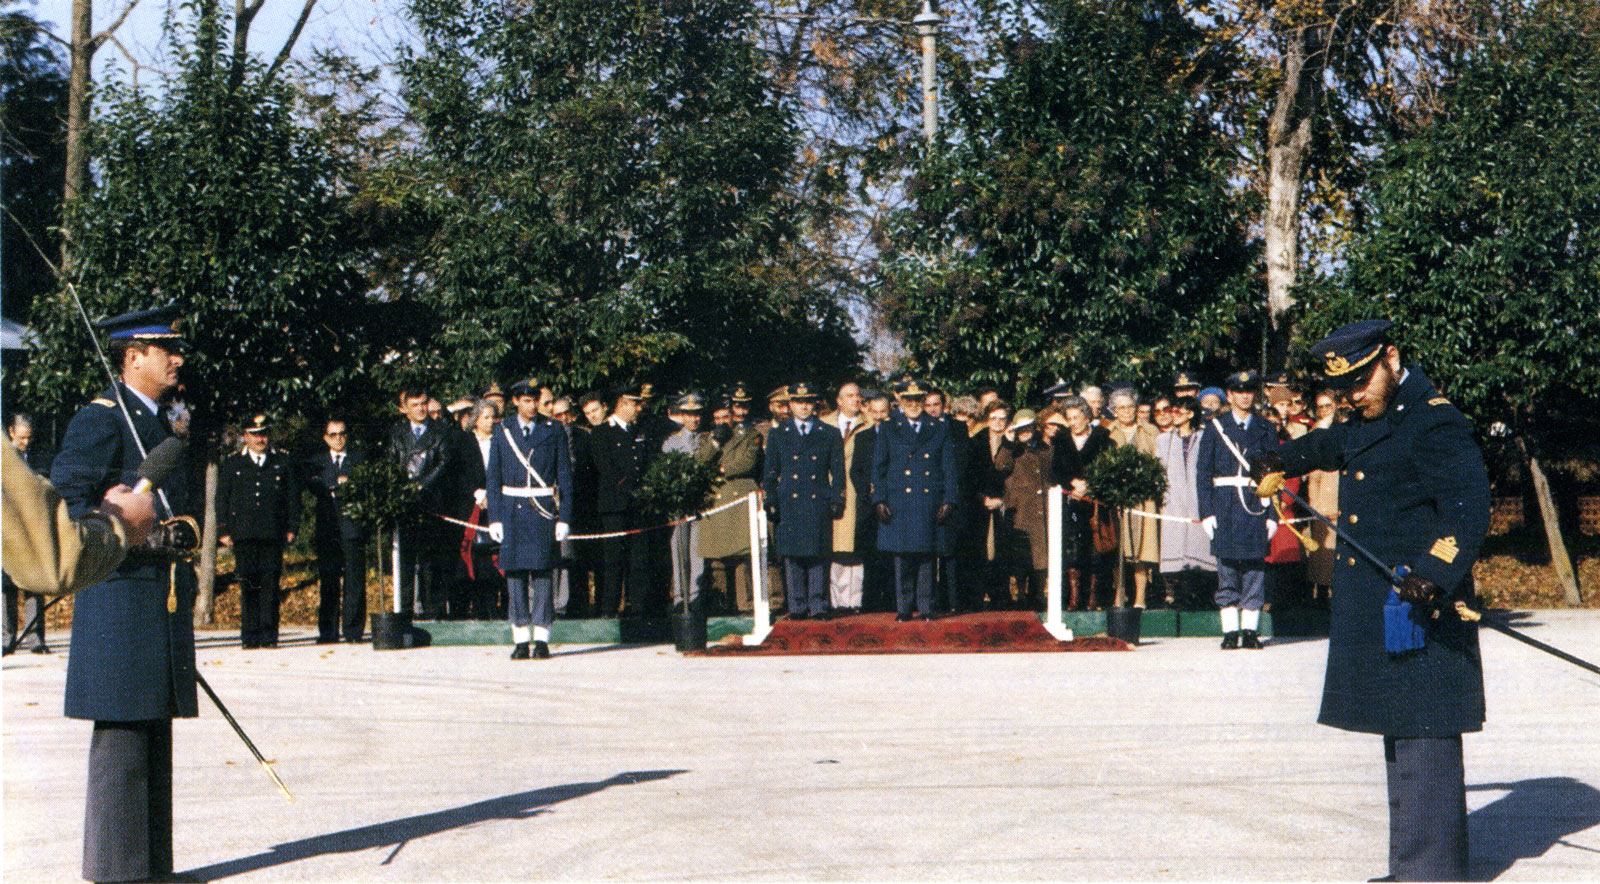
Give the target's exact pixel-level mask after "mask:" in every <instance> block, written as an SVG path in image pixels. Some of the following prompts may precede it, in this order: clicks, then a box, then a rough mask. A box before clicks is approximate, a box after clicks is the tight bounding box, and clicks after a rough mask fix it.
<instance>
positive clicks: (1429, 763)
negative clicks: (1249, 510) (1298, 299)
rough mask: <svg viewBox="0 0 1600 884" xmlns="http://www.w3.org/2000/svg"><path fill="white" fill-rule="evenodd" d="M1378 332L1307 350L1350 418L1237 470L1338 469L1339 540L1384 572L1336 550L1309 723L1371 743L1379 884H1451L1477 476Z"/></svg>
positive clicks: (1484, 512) (1433, 404)
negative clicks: (1342, 396)
mask: <svg viewBox="0 0 1600 884" xmlns="http://www.w3.org/2000/svg"><path fill="white" fill-rule="evenodd" d="M1391 328H1392V324H1391V323H1390V322H1388V321H1387V320H1381V319H1374V320H1366V321H1363V322H1357V323H1352V324H1350V325H1347V326H1345V327H1343V328H1341V329H1339V330H1338V331H1336V332H1334V333H1333V334H1332V335H1330V336H1329V337H1328V338H1327V339H1326V340H1324V341H1322V342H1320V343H1318V344H1317V345H1316V346H1315V347H1313V348H1312V350H1311V354H1312V356H1313V357H1314V358H1316V359H1317V360H1318V361H1319V362H1320V363H1321V368H1322V373H1323V376H1324V379H1325V381H1326V383H1327V384H1328V385H1329V386H1330V387H1334V388H1339V389H1344V390H1347V391H1348V395H1349V398H1350V403H1351V404H1352V405H1353V406H1354V407H1355V409H1356V411H1357V412H1358V414H1357V416H1356V417H1354V418H1353V419H1351V420H1349V421H1347V422H1344V423H1336V424H1334V425H1333V426H1331V427H1329V428H1327V429H1322V430H1313V431H1312V432H1310V433H1307V434H1306V435H1304V436H1302V437H1301V438H1299V439H1296V440H1294V441H1292V442H1289V443H1287V444H1286V445H1285V446H1283V447H1282V448H1279V449H1277V451H1276V452H1275V453H1266V454H1265V456H1263V457H1259V458H1257V459H1256V462H1255V463H1254V464H1253V467H1252V470H1251V472H1252V475H1253V476H1254V477H1256V478H1257V479H1258V480H1260V479H1264V478H1266V477H1268V476H1269V475H1270V474H1271V473H1273V472H1276V471H1279V470H1282V471H1283V472H1285V473H1286V474H1288V475H1303V474H1305V473H1308V472H1310V471H1312V470H1337V471H1339V509H1338V513H1339V530H1340V531H1341V532H1342V533H1344V534H1345V535H1347V536H1348V537H1349V538H1351V539H1352V540H1354V541H1355V542H1356V543H1359V544H1360V545H1361V546H1362V547H1364V548H1365V549H1366V550H1368V551H1369V552H1371V553H1373V554H1374V555H1375V556H1376V557H1378V558H1379V559H1380V560H1381V562H1382V565H1380V564H1379V563H1375V562H1372V561H1368V560H1367V559H1366V558H1364V557H1363V556H1362V554H1361V553H1358V552H1356V551H1355V549H1354V548H1353V547H1352V546H1351V545H1350V544H1349V543H1347V542H1345V541H1342V540H1341V541H1340V542H1339V544H1338V546H1337V547H1336V548H1335V550H1334V552H1335V554H1336V556H1337V560H1336V563H1335V566H1334V576H1333V586H1334V591H1333V602H1332V609H1331V618H1332V619H1331V623H1330V626H1329V636H1328V666H1327V675H1326V679H1325V681H1324V683H1323V689H1322V711H1321V714H1320V715H1319V717H1318V721H1320V722H1321V723H1323V724H1326V725H1329V726H1331V727H1336V728H1339V729H1341V730H1348V731H1357V732H1361V733H1371V734H1380V735H1382V736H1383V745H1384V758H1385V761H1386V763H1387V772H1388V781H1389V786H1388V792H1389V877H1390V879H1392V880H1397V881H1461V880H1465V879H1466V877H1467V872H1468V866H1467V856H1468V851H1467V802H1466V790H1465V773H1464V770H1463V762H1462V752H1461V735H1462V734H1464V733H1472V732H1476V731H1479V730H1482V728H1483V720H1484V703H1483V665H1482V660H1481V658H1480V656H1479V653H1478V634H1477V626H1476V624H1474V623H1470V622H1466V621H1463V620H1461V619H1459V618H1457V617H1456V616H1454V608H1453V604H1452V603H1453V602H1455V601H1458V600H1465V599H1467V598H1469V597H1471V596H1472V594H1473V587H1472V564H1473V562H1474V561H1476V560H1477V557H1478V550H1479V546H1480V544H1481V543H1482V541H1483V537H1484V534H1485V533H1486V532H1487V530H1488V525H1489V480H1488V476H1487V474H1486V472H1485V470H1484V465H1483V458H1482V455H1481V454H1480V453H1479V450H1478V445H1477V442H1476V441H1475V440H1474V438H1473V430H1472V424H1471V423H1470V422H1469V421H1468V420H1467V418H1466V417H1465V416H1464V415H1462V413H1461V412H1460V411H1458V410H1457V409H1456V407H1455V406H1454V405H1452V404H1450V400H1449V399H1448V398H1446V397H1445V396H1443V395H1441V394H1440V393H1439V391H1438V390H1437V389H1436V388H1435V387H1434V385H1433V383H1432V382H1431V381H1430V380H1428V378H1427V377H1426V376H1425V375H1423V373H1422V370H1421V369H1420V368H1418V367H1417V366H1414V365H1407V364H1405V362H1404V361H1402V359H1401V356H1400V351H1399V350H1398V349H1397V348H1396V347H1395V345H1394V344H1393V343H1392V342H1391V340H1390V337H1389V334H1390V330H1391ZM1269 487H1270V484H1269ZM1384 567H1388V568H1392V569H1394V570H1395V572H1396V574H1398V575H1399V576H1400V580H1399V582H1398V585H1394V583H1393V581H1392V580H1391V577H1390V575H1389V574H1388V573H1386V572H1385V570H1384ZM1436 614H1437V615H1438V616H1435V615H1436ZM1380 880H1382V879H1380Z"/></svg>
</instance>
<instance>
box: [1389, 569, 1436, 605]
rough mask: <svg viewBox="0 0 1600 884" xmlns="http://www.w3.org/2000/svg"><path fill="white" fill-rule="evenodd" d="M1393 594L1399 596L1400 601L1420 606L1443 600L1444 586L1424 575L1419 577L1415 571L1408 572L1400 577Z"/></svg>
mask: <svg viewBox="0 0 1600 884" xmlns="http://www.w3.org/2000/svg"><path fill="white" fill-rule="evenodd" d="M1395 595H1398V596H1400V600H1401V601H1403V602H1410V603H1411V604H1413V605H1415V606H1417V607H1419V608H1421V607H1426V606H1430V605H1434V604H1436V603H1438V602H1441V601H1443V600H1444V588H1443V587H1441V586H1440V585H1439V584H1437V583H1434V582H1433V581H1432V580H1429V579H1428V578H1426V577H1419V576H1418V575H1417V574H1416V572H1409V573H1407V574H1406V576H1404V577H1402V578H1400V585H1399V586H1396V587H1395Z"/></svg>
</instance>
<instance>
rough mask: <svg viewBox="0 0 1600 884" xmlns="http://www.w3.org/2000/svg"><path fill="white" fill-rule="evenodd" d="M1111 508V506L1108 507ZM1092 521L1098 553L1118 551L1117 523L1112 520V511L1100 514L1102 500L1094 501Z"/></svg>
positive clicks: (1095, 546)
mask: <svg viewBox="0 0 1600 884" xmlns="http://www.w3.org/2000/svg"><path fill="white" fill-rule="evenodd" d="M1106 509H1107V510H1110V509H1111V508H1110V507H1106ZM1090 523H1091V525H1092V530H1093V532H1094V551H1095V553H1096V554H1097V555H1105V554H1107V553H1114V552H1116V551H1117V525H1116V523H1115V522H1113V521H1112V520H1111V516H1110V513H1109V512H1108V513H1107V514H1106V515H1105V516H1102V515H1100V501H1098V500H1097V501H1095V502H1094V513H1093V515H1091V516H1090Z"/></svg>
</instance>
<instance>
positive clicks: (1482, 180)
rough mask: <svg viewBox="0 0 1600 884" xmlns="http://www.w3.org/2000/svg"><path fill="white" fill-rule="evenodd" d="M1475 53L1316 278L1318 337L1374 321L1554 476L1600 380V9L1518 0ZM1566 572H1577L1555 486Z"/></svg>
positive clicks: (1391, 161) (1570, 0)
mask: <svg viewBox="0 0 1600 884" xmlns="http://www.w3.org/2000/svg"><path fill="white" fill-rule="evenodd" d="M1502 14H1503V18H1502V19H1500V20H1499V21H1498V22H1497V23H1495V26H1494V27H1492V28H1487V29H1486V30H1485V34H1486V36H1485V39H1484V40H1483V41H1482V42H1480V43H1479V44H1478V45H1477V46H1475V47H1474V48H1473V49H1472V50H1471V52H1470V53H1464V54H1463V56H1462V57H1461V58H1460V60H1459V67H1460V70H1461V75H1460V77H1459V79H1457V80H1456V81H1454V82H1453V83H1451V84H1449V85H1447V86H1446V87H1445V88H1444V89H1443V91H1442V92H1441V94H1440V108H1439V113H1438V116H1437V117H1436V118H1435V119H1434V120H1433V121H1432V122H1431V124H1429V125H1426V126H1423V127H1421V128H1420V129H1418V130H1417V131H1416V132H1415V133H1414V134H1412V135H1410V136H1408V137H1404V138H1399V139H1396V140H1395V141H1394V142H1393V143H1392V144H1390V145H1389V146H1388V149H1387V150H1385V151H1384V154H1383V160H1382V164H1381V167H1380V168H1379V170H1378V172H1377V173H1376V177H1375V181H1374V187H1373V194H1372V197H1371V202H1372V206H1373V211H1374V218H1373V220H1372V222H1371V223H1370V224H1368V225H1366V226H1365V227H1363V228H1362V229H1361V230H1360V231H1358V233H1357V239H1356V241H1355V243H1354V244H1353V246H1352V248H1351V250H1350V256H1349V261H1348V262H1347V263H1346V264H1345V265H1343V267H1342V268H1341V269H1340V270H1339V272H1337V273H1335V274H1332V275H1331V276H1329V277H1327V278H1324V279H1320V280H1317V281H1315V282H1314V283H1311V284H1308V285H1306V286H1304V287H1303V288H1302V289H1301V291H1302V292H1303V300H1304V301H1305V305H1304V306H1305V314H1304V324H1305V336H1306V339H1307V340H1313V339H1315V337H1317V336H1318V335H1320V334H1321V333H1323V332H1326V331H1327V330H1329V329H1331V328H1332V327H1334V326H1336V325H1337V324H1339V323H1341V322H1344V321H1347V320H1350V319H1354V318H1360V317H1367V316H1371V315H1374V314H1378V315H1384V316H1388V317H1390V318H1392V319H1394V320H1395V321H1396V322H1397V323H1398V324H1399V326H1400V329H1401V331H1400V334H1401V336H1402V340H1403V342H1404V344H1405V349H1406V352H1407V354H1408V356H1411V357H1414V358H1416V360H1417V361H1418V362H1419V363H1421V364H1422V365H1424V366H1426V367H1427V368H1428V369H1429V370H1430V371H1432V372H1435V373H1436V376H1435V380H1436V381H1437V382H1438V383H1439V384H1440V386H1441V388H1442V390H1443V391H1444V392H1445V394H1446V395H1448V396H1449V397H1450V399H1451V400H1452V401H1453V402H1455V403H1456V404H1457V405H1459V406H1460V407H1461V408H1462V409H1463V410H1464V411H1465V412H1466V413H1467V414H1469V415H1471V416H1472V417H1473V418H1474V419H1475V421H1476V423H1477V424H1478V426H1479V427H1480V428H1482V429H1485V430H1487V429H1488V428H1490V427H1492V426H1494V425H1496V424H1499V425H1501V426H1503V427H1505V428H1506V429H1507V430H1508V431H1509V432H1510V433H1512V434H1513V435H1514V437H1515V439H1516V440H1517V442H1518V444H1519V445H1520V446H1522V448H1523V449H1524V451H1525V454H1526V456H1527V457H1528V458H1529V462H1528V466H1529V468H1530V473H1532V474H1533V475H1534V476H1535V480H1536V482H1541V481H1542V480H1541V479H1540V477H1541V476H1542V473H1543V470H1542V468H1541V466H1540V462H1539V458H1540V456H1541V454H1544V453H1546V452H1551V451H1552V450H1556V449H1557V448H1558V447H1559V445H1560V443H1561V440H1559V439H1553V438H1550V437H1549V436H1548V435H1547V434H1548V432H1549V429H1550V428H1551V427H1552V426H1558V425H1559V421H1557V420H1556V419H1557V418H1559V417H1560V415H1561V414H1562V412H1563V411H1571V410H1574V409H1579V408H1581V409H1583V410H1585V411H1587V410H1589V409H1591V408H1592V406H1593V396H1594V390H1595V389H1596V388H1600V224H1596V223H1595V221H1596V219H1597V218H1600V167H1597V166H1596V165H1595V163H1594V146H1595V145H1596V144H1600V9H1597V8H1596V7H1595V6H1594V5H1593V4H1592V3H1587V2H1584V0H1540V2H1537V3H1533V4H1529V5H1528V6H1527V7H1526V8H1524V7H1522V6H1520V5H1515V6H1513V5H1508V6H1507V7H1505V8H1504V9H1503V11H1502ZM1540 497H1541V498H1542V507H1541V508H1542V510H1543V512H1544V522H1545V528H1546V531H1547V532H1548V536H1549V539H1550V542H1551V547H1552V552H1553V558H1554V560H1555V562H1556V565H1557V568H1558V569H1559V570H1562V571H1564V572H1566V575H1565V577H1566V582H1567V587H1568V595H1569V600H1570V601H1574V602H1575V601H1577V596H1578V587H1577V583H1576V580H1575V578H1574V577H1572V576H1571V569H1570V562H1569V561H1567V558H1566V554H1565V551H1564V544H1563V543H1562V540H1561V536H1560V532H1559V526H1558V525H1557V524H1556V518H1555V508H1554V506H1553V505H1552V504H1551V503H1550V500H1549V494H1548V487H1547V486H1546V487H1545V488H1544V489H1543V490H1542V493H1541V494H1540Z"/></svg>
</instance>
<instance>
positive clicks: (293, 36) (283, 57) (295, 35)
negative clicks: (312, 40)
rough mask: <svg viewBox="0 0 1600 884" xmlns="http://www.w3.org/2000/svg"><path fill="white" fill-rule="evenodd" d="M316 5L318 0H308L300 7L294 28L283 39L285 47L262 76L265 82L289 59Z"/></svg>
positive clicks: (270, 80) (279, 51)
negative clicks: (286, 37) (287, 36)
mask: <svg viewBox="0 0 1600 884" xmlns="http://www.w3.org/2000/svg"><path fill="white" fill-rule="evenodd" d="M316 5H317V0H306V2H305V5H304V6H302V7H301V8H300V17H299V18H298V19H296V20H295V23H294V30H292V31H290V32H289V38H288V39H287V40H284V41H283V48H282V49H279V50H278V57H277V58H274V59H273V60H272V65H271V66H270V67H268V68H267V73H266V75H265V76H264V77H263V78H262V80H263V82H268V83H270V82H272V78H273V76H274V75H276V74H277V73H278V69H279V68H281V67H283V65H284V63H285V62H287V61H288V60H289V53H290V51H291V50H293V49H294V44H295V43H296V42H298V41H299V40H300V32H301V31H303V30H305V26H306V20H307V19H309V18H311V10H312V9H314V8H315V7H316Z"/></svg>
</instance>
